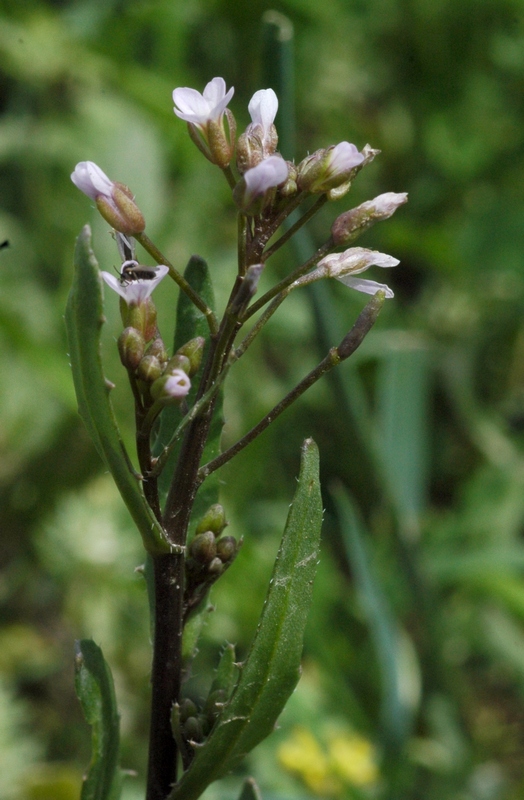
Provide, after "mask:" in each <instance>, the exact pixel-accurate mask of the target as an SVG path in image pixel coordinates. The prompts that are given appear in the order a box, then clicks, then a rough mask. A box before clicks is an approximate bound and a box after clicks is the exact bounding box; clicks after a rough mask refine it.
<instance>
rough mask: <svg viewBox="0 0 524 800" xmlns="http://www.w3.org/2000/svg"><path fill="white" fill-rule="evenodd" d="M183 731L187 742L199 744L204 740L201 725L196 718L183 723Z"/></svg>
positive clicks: (190, 718)
mask: <svg viewBox="0 0 524 800" xmlns="http://www.w3.org/2000/svg"><path fill="white" fill-rule="evenodd" d="M183 731H184V737H185V739H186V740H187V741H188V742H201V741H203V739H204V731H203V730H202V723H201V721H200V720H199V718H198V717H188V718H187V719H186V721H185V722H184V726H183Z"/></svg>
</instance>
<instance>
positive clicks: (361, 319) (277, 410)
mask: <svg viewBox="0 0 524 800" xmlns="http://www.w3.org/2000/svg"><path fill="white" fill-rule="evenodd" d="M384 300H385V293H384V292H383V291H378V292H377V293H376V295H374V297H373V298H372V299H371V300H370V301H369V303H368V304H367V305H366V307H365V308H364V309H363V311H361V312H360V314H359V316H358V317H357V320H356V322H355V324H354V325H353V327H352V328H351V330H350V331H349V333H348V334H347V335H346V336H345V337H344V338H343V340H342V341H341V343H340V344H339V346H338V347H332V348H331V349H330V351H329V353H328V354H327V356H326V357H325V358H324V359H323V360H322V361H321V362H320V364H318V365H317V366H316V367H315V368H314V369H313V370H311V372H310V373H309V374H308V375H306V377H305V378H303V379H302V380H301V381H300V383H299V384H297V386H295V388H294V389H292V390H291V391H290V392H289V393H288V394H287V395H286V396H285V397H284V398H283V399H282V400H281V401H280V403H277V405H276V406H274V408H272V409H271V411H270V412H269V413H268V414H266V416H265V417H263V418H262V419H261V420H260V422H259V423H258V424H257V425H255V427H254V428H251V430H250V431H248V433H246V435H245V436H243V437H242V438H241V439H239V440H238V442H236V443H235V444H234V445H232V446H231V447H230V448H228V450H225V451H224V452H223V453H221V454H220V455H219V456H217V457H216V458H214V459H213V460H212V461H208V463H207V464H204V465H203V466H202V467H200V469H199V471H198V479H199V480H200V481H203V480H205V479H206V478H207V477H208V475H210V474H211V473H212V472H214V471H215V470H216V469H218V468H219V467H222V466H223V465H224V464H226V463H227V462H228V461H230V460H231V459H232V458H233V457H234V456H236V455H237V453H239V452H240V451H241V450H243V449H244V447H247V445H248V444H250V443H251V442H252V441H253V440H254V439H256V437H257V436H259V434H261V433H262V432H263V431H265V429H266V428H268V427H269V425H271V423H272V422H273V421H274V420H275V419H276V418H277V417H279V416H280V414H282V412H283V411H285V410H286V409H287V408H289V406H290V405H291V404H292V403H294V402H295V400H297V399H298V398H299V397H300V396H301V395H302V394H304V392H305V391H306V390H307V389H309V387H310V386H312V385H313V384H314V383H316V382H317V381H318V380H319V378H321V377H322V376H323V375H325V374H326V372H329V370H331V369H333V367H335V366H336V365H337V364H339V363H340V362H341V361H345V360H346V358H349V356H350V355H352V354H353V353H354V352H355V350H356V349H357V347H358V346H359V345H360V344H361V343H362V340H363V339H364V337H365V336H366V334H367V333H368V332H369V331H370V330H371V328H372V327H373V325H374V324H375V321H376V319H377V317H378V315H379V312H380V309H381V308H382V306H383V304H384Z"/></svg>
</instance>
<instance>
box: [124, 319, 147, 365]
mask: <svg viewBox="0 0 524 800" xmlns="http://www.w3.org/2000/svg"><path fill="white" fill-rule="evenodd" d="M144 348H145V341H144V337H143V336H142V334H141V333H140V331H139V330H137V329H136V328H131V327H128V328H125V330H123V331H122V333H121V334H120V336H119V337H118V352H119V353H120V361H121V362H122V364H123V365H124V367H125V368H126V369H131V370H135V369H136V368H137V367H138V364H139V363H140V359H141V358H142V356H143V355H144Z"/></svg>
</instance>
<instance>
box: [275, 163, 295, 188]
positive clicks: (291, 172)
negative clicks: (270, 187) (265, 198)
mask: <svg viewBox="0 0 524 800" xmlns="http://www.w3.org/2000/svg"><path fill="white" fill-rule="evenodd" d="M286 164H287V170H288V172H287V180H286V181H285V183H283V184H282V186H279V187H278V193H279V195H281V196H282V197H293V195H294V194H296V193H297V192H298V186H297V178H298V171H297V168H296V166H295V164H293V162H292V161H286Z"/></svg>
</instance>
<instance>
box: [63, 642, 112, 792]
mask: <svg viewBox="0 0 524 800" xmlns="http://www.w3.org/2000/svg"><path fill="white" fill-rule="evenodd" d="M75 648H76V654H75V689H76V694H77V697H78V699H79V700H80V703H81V704H82V710H83V712H84V716H85V718H86V720H87V722H88V723H89V724H90V725H91V727H92V729H93V731H92V755H91V763H90V765H89V770H88V772H87V775H86V776H85V778H84V782H83V784H82V794H81V800H118V798H119V797H120V791H121V785H122V773H121V771H120V768H119V766H118V760H119V748H120V733H119V727H120V717H119V716H118V711H117V707H116V699H115V687H114V685H113V678H112V677H111V671H110V669H109V666H108V665H107V663H106V661H105V659H104V656H103V655H102V651H101V649H100V648H99V647H98V645H96V644H95V643H94V642H93V641H92V640H91V639H82V640H81V641H79V642H76V645H75Z"/></svg>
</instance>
